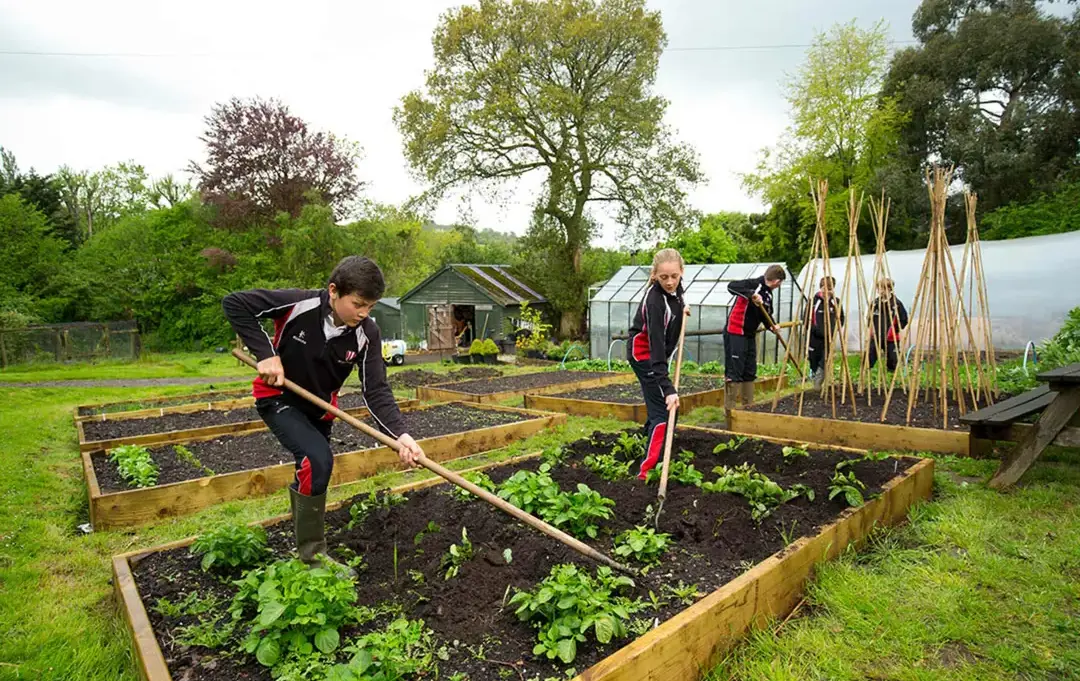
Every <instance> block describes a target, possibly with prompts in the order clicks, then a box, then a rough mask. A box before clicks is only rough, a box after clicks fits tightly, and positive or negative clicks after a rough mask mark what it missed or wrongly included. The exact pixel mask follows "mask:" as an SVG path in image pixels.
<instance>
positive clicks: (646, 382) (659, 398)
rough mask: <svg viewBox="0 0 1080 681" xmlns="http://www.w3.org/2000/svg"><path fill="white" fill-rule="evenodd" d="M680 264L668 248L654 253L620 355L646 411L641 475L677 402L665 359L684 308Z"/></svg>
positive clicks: (679, 258)
mask: <svg viewBox="0 0 1080 681" xmlns="http://www.w3.org/2000/svg"><path fill="white" fill-rule="evenodd" d="M668 270H670V272H669V271H668ZM682 270H683V265H682V256H680V255H679V254H678V252H677V251H674V249H664V250H661V251H659V252H658V253H657V254H656V258H655V259H654V261H653V273H652V275H651V276H650V283H649V285H648V286H647V287H646V289H645V297H644V298H643V299H642V301H641V305H639V306H638V309H637V312H636V313H635V314H634V320H633V322H632V323H631V324H630V339H629V341H628V342H627V344H626V358H627V360H629V362H630V367H631V368H632V369H633V370H634V374H636V375H637V378H638V382H639V383H640V384H641V393H642V395H643V396H644V397H645V407H646V410H647V411H648V420H647V421H646V422H645V436H646V438H647V444H646V446H645V460H644V461H643V462H642V463H641V468H640V470H639V471H638V478H639V479H641V480H644V479H645V478H646V477H647V476H648V473H649V471H650V470H651V469H652V468H653V467H654V466H656V463H657V461H659V459H660V455H661V453H662V452H663V449H664V438H665V436H666V434H667V421H668V412H669V411H671V410H672V409H677V408H678V406H679V396H678V394H677V393H676V392H675V386H674V385H673V384H672V383H671V379H670V378H669V377H668V362H669V361H671V356H672V355H673V354H675V351H676V350H677V349H678V348H677V347H676V345H677V344H678V342H679V332H680V331H681V330H682V325H683V323H684V322H683V319H684V316H685V315H686V314H687V312H686V305H685V304H684V302H683V287H682Z"/></svg>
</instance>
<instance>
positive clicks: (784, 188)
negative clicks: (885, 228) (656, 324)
mask: <svg viewBox="0 0 1080 681" xmlns="http://www.w3.org/2000/svg"><path fill="white" fill-rule="evenodd" d="M887 46H888V42H887V35H886V27H885V25H884V24H883V23H878V24H876V25H874V26H872V27H870V28H866V29H864V28H859V27H858V26H856V25H855V24H854V22H852V23H849V24H838V25H836V26H833V27H832V28H831V29H829V30H828V31H826V32H823V33H820V34H818V35H817V36H816V37H815V39H814V42H813V44H812V46H811V47H810V49H809V50H808V51H807V54H806V60H805V62H804V63H803V65H802V67H801V68H800V69H799V71H798V72H797V74H795V76H793V77H792V78H791V79H790V80H789V82H787V83H786V85H785V97H786V99H787V101H788V105H789V106H790V108H791V124H790V125H789V127H788V129H787V130H786V131H785V133H784V135H783V137H782V138H781V140H780V141H779V143H778V144H777V145H776V146H775V147H774V148H771V149H766V150H764V151H763V152H762V159H761V162H760V164H759V165H758V168H757V172H755V173H752V174H748V175H746V176H744V178H743V180H744V185H745V186H746V188H747V189H749V190H750V191H751V192H752V193H754V194H756V195H758V196H760V197H761V198H762V199H763V200H764V201H766V202H767V203H768V204H769V206H770V211H769V214H768V215H767V216H766V217H765V218H764V219H763V220H761V221H759V223H758V229H759V230H760V231H759V234H758V235H757V240H758V241H760V242H762V243H767V244H770V245H771V248H770V249H763V251H762V255H763V256H764V257H766V258H776V259H782V260H784V261H786V262H787V263H788V264H789V265H791V266H793V267H795V266H798V265H799V264H801V263H802V262H805V260H806V258H807V257H809V249H810V245H811V242H812V239H813V233H814V224H815V222H814V213H813V207H812V204H811V202H810V198H809V189H810V179H811V178H815V179H818V178H825V179H828V180H829V187H830V190H831V196H832V197H833V198H832V200H831V202H830V215H831V218H832V219H830V221H829V224H830V226H831V227H832V229H831V231H830V243H831V245H832V246H833V248H834V249H837V248H840V247H841V246H842V245H844V244H846V243H847V221H846V219H844V218H843V213H844V210H845V203H846V197H845V196H843V190H844V189H847V188H850V187H856V188H858V189H868V188H869V187H870V186H872V185H873V184H874V181H875V177H876V174H877V172H878V169H879V168H880V167H882V166H884V165H885V163H886V161H887V160H888V158H889V156H890V154H891V153H892V151H893V150H894V149H895V147H896V144H897V139H898V133H899V128H900V125H901V124H902V122H903V120H904V114H903V113H902V112H900V111H899V110H898V108H897V106H896V103H895V102H894V101H893V100H892V99H891V98H888V97H880V88H881V83H882V81H883V79H884V77H885V74H886V69H887V67H888V58H887V57H888V54H887ZM834 239H835V241H834Z"/></svg>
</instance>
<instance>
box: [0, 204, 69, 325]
mask: <svg viewBox="0 0 1080 681" xmlns="http://www.w3.org/2000/svg"><path fill="white" fill-rule="evenodd" d="M50 231H51V230H50V228H49V224H48V221H47V220H46V218H45V215H43V214H42V213H41V211H39V210H37V209H36V208H35V207H34V206H33V205H31V204H29V203H28V202H26V201H24V200H23V198H22V197H21V196H20V195H19V194H16V193H10V194H7V195H6V196H0V309H15V310H19V311H21V312H24V313H30V314H34V315H38V314H40V315H41V316H44V317H50V316H51V314H50V312H49V311H48V310H45V309H43V302H44V301H43V299H44V298H46V297H47V293H48V289H49V282H50V281H51V280H52V279H53V278H54V277H55V276H56V274H57V272H58V271H59V270H60V268H61V267H62V263H63V261H62V255H63V252H64V244H63V242H62V241H60V240H59V239H57V238H55V237H54V236H52V235H51V234H50Z"/></svg>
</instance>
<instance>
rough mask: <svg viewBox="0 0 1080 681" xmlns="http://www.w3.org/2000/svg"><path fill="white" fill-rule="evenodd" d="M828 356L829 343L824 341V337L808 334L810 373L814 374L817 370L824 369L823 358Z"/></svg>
mask: <svg viewBox="0 0 1080 681" xmlns="http://www.w3.org/2000/svg"><path fill="white" fill-rule="evenodd" d="M828 356H829V343H828V342H827V341H826V340H825V337H824V336H815V335H813V334H810V352H809V353H808V359H809V360H810V373H814V372H815V371H817V370H818V369H820V368H822V367H824V366H825V358H826V357H828Z"/></svg>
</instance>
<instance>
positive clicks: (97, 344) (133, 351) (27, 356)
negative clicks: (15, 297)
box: [0, 322, 142, 368]
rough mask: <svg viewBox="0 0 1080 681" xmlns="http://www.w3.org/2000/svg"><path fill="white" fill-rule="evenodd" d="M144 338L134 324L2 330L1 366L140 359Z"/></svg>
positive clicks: (75, 324) (0, 343) (43, 326)
mask: <svg viewBox="0 0 1080 681" xmlns="http://www.w3.org/2000/svg"><path fill="white" fill-rule="evenodd" d="M141 353H142V339H141V337H140V336H139V329H138V327H136V326H135V323H134V322H105V323H99V322H74V323H71V324H40V325H34V326H28V327H25V328H21V329H0V367H3V368H6V367H9V366H13V365H16V364H31V363H35V362H71V361H78V360H87V359H138V358H139V355H140V354H141Z"/></svg>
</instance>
